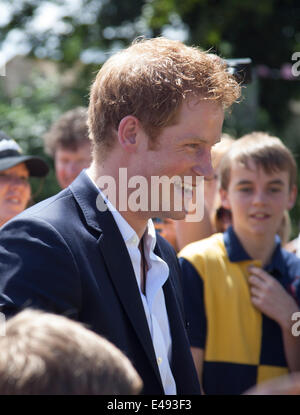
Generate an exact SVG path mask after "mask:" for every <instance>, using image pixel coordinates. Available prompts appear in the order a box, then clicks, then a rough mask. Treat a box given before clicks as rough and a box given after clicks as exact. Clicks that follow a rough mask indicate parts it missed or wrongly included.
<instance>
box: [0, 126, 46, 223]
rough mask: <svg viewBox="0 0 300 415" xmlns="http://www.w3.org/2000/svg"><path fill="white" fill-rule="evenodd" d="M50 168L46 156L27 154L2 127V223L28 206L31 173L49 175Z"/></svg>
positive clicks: (0, 184)
mask: <svg viewBox="0 0 300 415" xmlns="http://www.w3.org/2000/svg"><path fill="white" fill-rule="evenodd" d="M48 171H49V168H48V166H47V164H46V162H45V161H44V160H43V159H41V158H40V157H36V156H26V155H24V154H23V153H22V150H21V147H20V146H19V145H18V144H17V143H16V142H15V141H14V140H12V139H11V138H10V137H9V136H7V135H6V134H5V133H4V132H3V131H0V226H2V225H4V224H5V223H6V222H7V221H9V220H10V219H12V218H13V217H14V216H16V215H18V214H19V213H21V212H22V211H23V210H24V209H26V207H27V206H28V203H29V201H30V198H31V187H30V183H29V177H31V176H34V177H45V176H46V175H47V173H48Z"/></svg>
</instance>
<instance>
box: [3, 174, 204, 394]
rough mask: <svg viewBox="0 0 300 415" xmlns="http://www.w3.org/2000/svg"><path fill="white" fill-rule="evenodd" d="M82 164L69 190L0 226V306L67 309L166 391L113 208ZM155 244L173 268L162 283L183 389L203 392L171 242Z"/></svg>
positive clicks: (148, 390) (148, 386) (147, 383)
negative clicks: (100, 199)
mask: <svg viewBox="0 0 300 415" xmlns="http://www.w3.org/2000/svg"><path fill="white" fill-rule="evenodd" d="M98 195H99V192H98V191H97V189H96V188H95V186H94V185H93V184H92V183H91V181H90V180H89V178H88V177H87V176H86V174H85V173H84V172H82V173H81V174H80V175H79V177H78V178H77V179H76V180H75V181H74V182H73V183H72V184H71V185H70V186H69V187H68V188H67V189H65V190H63V191H61V192H60V193H59V194H57V195H56V196H53V197H51V198H49V199H47V200H45V201H43V202H41V203H38V204H37V205H35V206H33V207H31V208H29V209H27V210H26V211H25V212H23V213H21V214H20V215H18V216H17V217H15V218H14V219H13V220H11V221H10V222H8V223H7V224H6V225H5V226H4V227H3V228H2V230H1V232H0V306H1V311H2V312H4V313H5V314H6V315H7V316H11V315H13V314H15V313H16V312H18V311H20V310H21V309H23V308H24V307H34V308H40V309H43V310H46V311H49V312H54V313H57V314H63V315H65V316H68V317H70V318H72V319H75V320H78V321H80V322H83V323H85V325H86V326H87V327H89V328H90V329H92V330H94V331H95V332H97V333H99V334H100V335H102V336H104V337H106V338H107V339H108V340H110V341H111V342H112V343H114V344H115V345H116V346H117V347H119V348H120V349H121V350H122V351H123V352H124V353H125V354H126V355H127V356H128V358H129V359H130V360H131V361H132V363H133V365H134V366H135V368H136V370H137V371H138V373H139V374H140V376H141V378H142V379H143V382H144V389H143V393H144V394H163V393H164V391H163V387H162V383H161V379H160V375H159V370H158V366H157V363H156V358H155V352H154V348H153V344H152V339H151V335H150V332H149V328H148V324H147V320H146V316H145V312H144V307H143V304H142V300H141V297H140V293H139V289H138V285H137V281H136V278H135V274H134V270H133V267H132V263H131V260H130V257H129V254H128V251H127V248H126V245H125V243H124V240H123V238H122V236H121V233H120V231H119V229H118V227H117V225H116V223H115V221H114V219H113V216H112V214H111V213H110V211H109V210H106V211H105V212H101V211H99V210H98V209H97V207H96V199H97V196H98ZM155 252H156V254H157V255H159V256H160V257H161V258H163V260H164V261H166V262H167V263H168V265H169V268H170V274H169V278H168V280H167V281H166V283H165V284H164V286H163V290H164V294H165V301H166V307H167V312H168V317H169V322H170V329H171V335H172V344H173V347H172V362H171V369H172V372H173V376H174V378H175V382H176V386H177V393H178V394H198V393H199V383H198V380H197V375H196V371H195V368H194V364H193V361H192V357H191V353H190V350H189V342H188V339H187V335H186V327H185V326H186V323H185V320H184V314H183V306H182V304H183V302H182V297H181V295H182V294H181V286H180V270H179V267H178V262H177V258H176V255H175V252H174V250H173V249H172V248H171V247H170V245H169V244H168V243H167V242H166V241H165V240H164V239H163V238H162V237H160V236H159V235H157V244H156V247H155Z"/></svg>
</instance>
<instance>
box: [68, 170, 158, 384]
mask: <svg viewBox="0 0 300 415" xmlns="http://www.w3.org/2000/svg"><path fill="white" fill-rule="evenodd" d="M80 179H81V180H80ZM71 191H72V192H73V194H74V196H75V198H76V200H77V202H78V203H79V205H80V206H81V208H82V212H83V214H84V216H85V219H86V221H87V223H88V224H89V226H91V227H93V228H94V229H96V230H97V231H98V233H100V236H99V237H98V241H97V243H98V246H99V249H100V252H101V254H102V256H103V259H104V261H105V263H106V266H107V269H108V274H109V276H110V278H111V280H112V282H113V284H114V287H115V289H116V292H117V294H118V297H119V299H120V302H121V303H122V305H123V307H124V310H125V312H126V313H127V316H128V318H129V320H130V322H131V324H132V326H133V328H134V330H135V332H136V335H137V337H138V339H139V341H140V343H141V345H142V347H143V348H144V350H145V352H146V355H147V357H148V359H149V360H150V362H151V365H152V367H153V370H154V372H155V374H156V376H157V378H158V380H159V382H160V384H161V378H160V374H159V370H158V367H157V363H156V357H155V352H154V348H153V343H152V339H151V335H150V331H149V327H148V323H147V319H146V315H145V311H144V306H143V303H142V299H141V297H140V292H139V288H138V285H137V281H136V278H135V274H134V270H133V266H132V263H131V259H130V256H129V254H128V250H127V248H126V245H125V242H124V240H123V238H122V235H121V233H120V231H119V228H118V226H117V224H116V222H115V220H114V218H113V216H112V214H111V213H110V211H109V210H108V209H107V210H106V211H105V212H100V211H99V210H98V209H97V208H96V199H97V198H99V197H101V196H100V193H99V192H98V191H97V189H96V187H95V186H94V185H93V184H92V183H91V181H90V180H89V178H88V177H87V176H86V174H85V173H84V172H83V173H81V174H80V176H79V178H78V179H77V180H76V181H75V182H74V183H73V184H72V185H71ZM161 385H162V384H161Z"/></svg>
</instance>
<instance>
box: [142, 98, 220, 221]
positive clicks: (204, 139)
mask: <svg viewBox="0 0 300 415" xmlns="http://www.w3.org/2000/svg"><path fill="white" fill-rule="evenodd" d="M223 120H224V111H223V108H222V105H221V104H219V103H216V102H213V101H208V100H207V101H204V100H202V101H200V100H199V99H190V100H187V101H185V102H184V103H183V105H182V107H181V109H180V111H179V114H178V120H177V122H176V124H175V125H172V126H169V127H166V128H164V130H163V131H162V133H161V134H160V135H159V137H157V139H156V144H157V145H156V147H155V149H154V150H153V149H152V150H150V149H149V148H148V146H147V145H148V142H149V138H148V137H147V136H146V140H145V143H146V145H145V148H144V151H143V154H140V164H141V165H140V166H139V165H136V168H137V169H138V170H140V172H141V173H140V174H142V175H144V176H146V177H147V180H148V183H150V180H151V176H159V177H161V176H167V177H168V178H171V177H174V176H179V177H180V178H181V180H182V183H183V182H184V180H183V178H184V177H185V176H190V177H191V178H192V183H191V184H192V186H195V184H196V178H197V176H210V175H212V174H213V171H212V166H211V154H210V152H211V147H212V146H213V145H214V144H215V143H216V142H218V141H219V139H220V135H221V130H222V124H223ZM185 190H187V189H185ZM175 192H179V193H180V196H182V199H183V194H184V189H183V188H182V187H180V186H176V185H173V186H171V187H170V196H169V195H167V194H166V192H163V191H161V193H160V200H164V199H163V198H165V197H168V198H170V199H171V203H170V206H171V208H170V211H164V209H162V204H161V205H160V208H159V211H158V212H157V211H156V212H152V216H156V217H161V218H163V217H169V218H172V219H183V218H184V217H185V215H186V213H187V212H186V210H185V208H184V206H182V207H181V210H180V211H176V210H175V209H174V203H173V204H172V201H173V200H174V193H175ZM149 196H150V197H151V195H150V194H149ZM201 202H203V201H201Z"/></svg>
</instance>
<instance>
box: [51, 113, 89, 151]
mask: <svg viewBox="0 0 300 415" xmlns="http://www.w3.org/2000/svg"><path fill="white" fill-rule="evenodd" d="M44 142H45V150H46V153H48V154H49V155H50V156H52V157H54V155H55V151H56V150H57V148H63V149H68V150H71V151H76V150H77V149H78V147H80V146H82V145H83V144H85V143H87V144H89V143H90V141H89V134H88V126H87V109H86V108H84V107H76V108H74V109H72V110H70V111H67V112H65V113H64V114H62V116H61V117H60V118H59V119H58V120H57V121H56V122H55V123H54V124H52V126H51V128H50V130H49V131H48V132H47V133H46V134H45V135H44Z"/></svg>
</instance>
